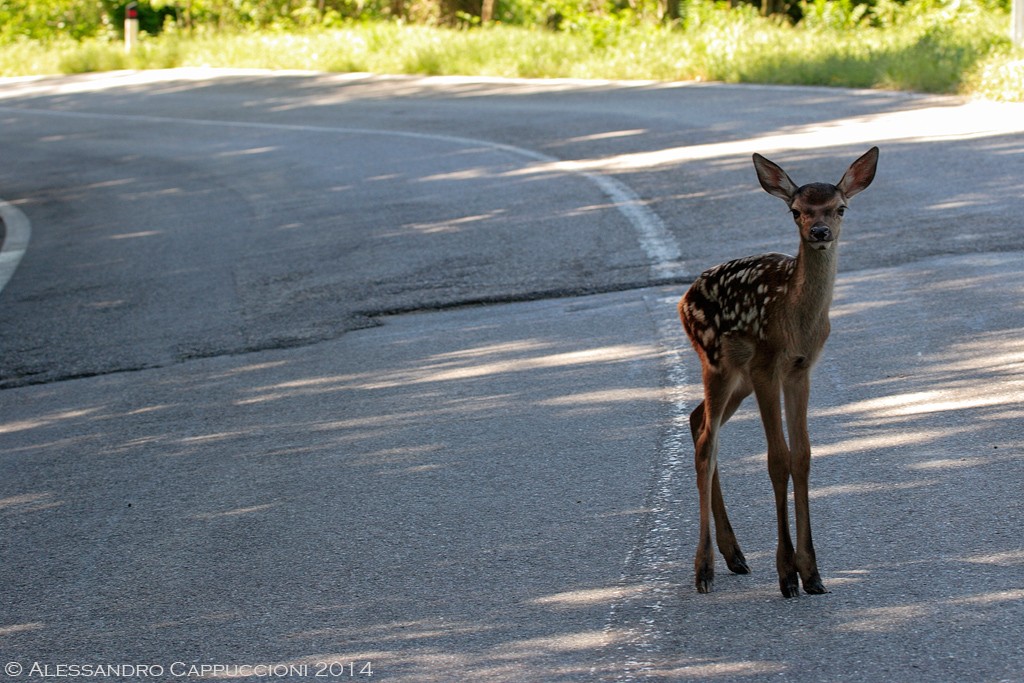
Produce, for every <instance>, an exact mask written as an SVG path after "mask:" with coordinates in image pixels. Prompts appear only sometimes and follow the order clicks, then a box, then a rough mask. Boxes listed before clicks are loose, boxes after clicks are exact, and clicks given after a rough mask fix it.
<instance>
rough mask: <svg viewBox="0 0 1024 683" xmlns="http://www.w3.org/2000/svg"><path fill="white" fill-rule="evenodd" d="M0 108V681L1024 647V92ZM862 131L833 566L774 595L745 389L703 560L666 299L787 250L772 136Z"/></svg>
mask: <svg viewBox="0 0 1024 683" xmlns="http://www.w3.org/2000/svg"><path fill="white" fill-rule="evenodd" d="M0 119H2V121H3V128H2V129H0V130H2V133H0V135H2V140H3V143H4V144H3V149H4V159H5V163H4V164H3V166H2V167H0V199H2V200H4V201H5V204H4V205H3V211H2V213H0V216H2V217H3V219H4V224H5V234H4V237H5V239H4V245H3V249H2V251H0V285H3V289H2V292H0V387H2V388H0V538H2V539H3V562H2V563H0V591H2V593H3V599H2V600H0V660H2V661H0V666H5V669H4V674H3V677H4V680H42V679H45V678H53V677H58V676H64V677H67V676H69V675H77V676H79V677H80V676H82V675H86V674H92V675H91V677H92V678H94V679H96V678H99V679H101V680H237V681H259V680H317V679H319V680H354V679H355V680H358V679H360V678H362V679H364V680H386V681H449V680H486V681H521V680H531V681H584V680H599V681H629V680H653V681H657V680H664V681H676V680H689V679H700V680H716V681H718V680H721V681H761V680H787V681H822V680H829V681H864V680H872V681H905V680H930V681H961V680H972V681H1024V648H1022V647H1021V645H1020V633H1021V632H1022V630H1024V541H1022V533H1021V530H1022V522H1024V519H1022V518H1024V514H1022V503H1021V500H1022V496H1021V490H1022V487H1024V446H1022V443H1024V408H1022V407H1021V406H1022V399H1024V341H1022V330H1024V271H1022V267H1021V266H1022V264H1024V258H1022V255H1024V231H1022V230H1021V228H1020V216H1021V214H1022V209H1024V201H1022V194H1021V190H1020V178H1021V177H1022V175H1024V110H1022V108H1021V107H1020V106H1019V105H997V104H989V103H980V102H976V103H971V102H963V101H960V100H956V99H953V98H937V97H921V96H914V95H906V94H894V93H879V92H870V91H849V90H828V89H800V88H771V87H756V86H745V87H744V86H724V85H693V84H654V83H601V82H578V81H506V80H488V79H457V78H411V77H379V76H367V75H323V74H305V73H302V74H300V73H278V74H271V73H265V72H221V71H207V70H174V71H167V72H147V73H134V72H122V73H113V74H101V75H87V76H75V77H60V78H43V79H37V78H32V79H7V80H4V81H2V82H0ZM872 144H878V145H879V146H880V147H881V150H882V154H881V161H880V165H879V174H878V177H877V178H876V180H875V183H874V184H873V185H872V187H871V188H870V189H869V190H868V191H866V192H865V193H864V194H863V195H860V196H858V197H857V198H856V199H855V200H854V201H853V202H852V204H851V211H850V212H849V214H848V217H847V219H846V222H845V226H844V232H843V244H842V245H841V261H840V264H841V265H840V269H841V272H840V278H839V282H838V285H837V297H836V301H835V303H834V306H833V311H832V319H833V334H832V338H831V339H830V341H829V343H828V345H827V347H826V351H825V355H824V358H823V360H822V361H821V362H820V364H819V366H818V367H817V369H816V371H815V377H814V384H813V390H812V418H811V435H812V443H813V445H814V466H813V470H812V476H811V486H812V489H811V506H812V514H813V516H814V531H815V540H816V546H817V551H818V559H819V566H820V568H821V570H822V575H823V578H824V581H825V584H826V586H827V587H828V588H829V589H830V590H831V593H829V594H827V595H824V596H801V597H799V598H798V599H795V600H784V599H782V598H781V596H780V595H779V594H778V588H777V581H776V578H775V572H774V568H773V565H774V560H773V558H774V543H775V531H774V521H773V519H774V518H773V515H772V509H773V506H772V496H771V489H770V485H769V483H768V477H767V472H766V468H765V464H764V453H763V450H764V447H763V437H762V434H761V430H760V426H759V424H758V421H757V418H756V410H755V409H754V408H753V406H752V405H749V406H747V407H745V408H744V409H743V410H742V411H741V412H740V413H738V414H737V416H736V417H735V418H734V419H733V420H732V421H731V422H730V423H729V425H728V427H727V428H726V429H725V430H724V431H723V436H722V455H721V462H722V468H723V469H722V476H723V485H724V488H725V495H726V499H727V501H728V503H729V506H730V511H731V515H732V518H733V523H734V525H735V527H736V529H737V533H738V535H739V538H740V542H741V543H742V544H743V547H744V550H745V553H746V555H747V558H748V560H749V561H750V563H751V565H752V567H753V570H754V571H753V573H752V574H751V575H750V576H742V577H741V576H732V575H730V574H728V572H727V571H726V569H725V567H724V563H722V562H721V561H719V562H718V572H719V573H718V581H717V582H716V591H715V592H714V593H712V594H710V595H698V594H697V593H696V592H695V591H694V590H693V588H692V557H693V551H694V543H695V541H696V534H697V522H696V495H695V486H694V485H693V478H692V476H693V475H692V460H691V458H692V448H691V446H690V445H689V436H688V433H687V429H686V426H685V420H686V416H687V415H688V413H689V411H690V410H692V407H693V406H694V405H695V404H696V402H697V401H698V400H699V397H700V385H699V367H698V365H697V362H696V357H695V356H694V354H693V353H692V351H691V350H690V349H689V347H688V344H686V342H685V340H684V339H683V337H682V333H681V330H680V329H679V326H678V322H677V321H676V320H675V314H674V304H675V301H676V299H677V298H678V297H679V295H681V294H682V292H683V291H684V290H685V287H686V285H687V284H688V282H689V281H690V280H691V279H692V278H693V277H694V276H695V275H696V274H697V273H699V272H700V271H701V270H703V269H704V268H706V267H708V266H711V265H714V264H715V263H718V262H721V261H723V260H727V259H730V258H734V257H738V256H743V255H747V254H752V253H758V252H761V251H769V250H770V251H790V252H792V251H793V250H794V249H795V246H796V234H795V230H794V229H793V227H792V223H791V221H790V219H789V218H788V214H787V213H786V210H785V206H784V205H783V204H782V203H781V202H779V201H778V200H777V199H775V198H772V197H770V196H768V195H767V194H766V193H764V192H763V191H761V190H760V189H759V188H758V186H757V184H756V179H755V177H754V174H753V170H752V167H751V164H750V154H751V153H752V152H754V151H758V152H761V153H763V154H765V155H767V156H768V157H770V158H772V159H773V160H776V161H778V162H780V163H781V164H782V165H783V166H784V167H785V168H786V169H787V171H789V172H790V175H792V176H793V177H794V179H795V180H797V181H798V182H808V181H811V180H827V181H833V182H834V181H836V180H838V177H839V176H840V175H841V173H842V172H843V170H844V169H845V168H846V166H847V165H848V164H849V162H850V161H852V160H853V159H854V158H856V156H857V155H859V154H860V153H862V152H863V151H864V150H866V149H867V148H868V147H869V146H871V145H872ZM62 667H63V668H62ZM88 667H91V668H88ZM371 673H372V676H370V674H371ZM96 674H101V675H100V676H97V675H96Z"/></svg>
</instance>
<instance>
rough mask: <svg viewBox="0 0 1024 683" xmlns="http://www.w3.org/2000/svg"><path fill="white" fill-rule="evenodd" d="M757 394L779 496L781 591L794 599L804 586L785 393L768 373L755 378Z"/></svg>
mask: <svg viewBox="0 0 1024 683" xmlns="http://www.w3.org/2000/svg"><path fill="white" fill-rule="evenodd" d="M754 392H755V394H756V396H757V407H758V409H759V410H760V412H761V423H762V424H763V425H764V435H765V438H766V439H767V441H768V475H769V476H770V477H771V480H772V489H773V491H774V492H775V516H776V521H777V523H778V533H779V546H778V549H777V550H776V553H775V566H776V568H777V569H778V571H779V590H781V591H782V595H783V596H784V597H787V598H793V597H796V596H797V595H798V594H799V593H800V584H799V581H798V580H797V571H796V563H795V560H794V557H793V539H792V537H791V536H790V535H789V500H788V499H789V495H788V494H789V476H790V470H789V468H790V457H789V447H788V446H787V445H786V436H785V434H784V432H783V430H782V401H781V398H782V397H781V393H782V392H781V387H780V386H779V382H778V380H777V379H776V378H775V376H774V375H773V374H767V373H766V374H765V375H762V376H761V377H758V378H755V380H754Z"/></svg>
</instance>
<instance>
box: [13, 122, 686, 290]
mask: <svg viewBox="0 0 1024 683" xmlns="http://www.w3.org/2000/svg"><path fill="white" fill-rule="evenodd" d="M0 112H3V113H5V114H34V115H43V116H55V117H63V118H84V119H99V120H109V121H135V122H139V123H152V124H160V125H168V124H182V125H192V126H211V127H227V128H251V129H255V130H280V131H288V132H299V133H332V134H343V135H383V136H394V137H404V138H412V139H420V140H433V141H439V142H449V143H452V144H456V145H460V146H465V147H484V148H487V149H491V150H496V151H502V152H505V153H507V154H511V155H514V156H518V157H520V158H523V159H529V160H531V161H537V162H540V163H543V164H545V165H554V167H555V168H559V170H560V171H562V172H565V173H568V174H571V175H575V176H578V177H581V178H584V179H586V180H588V181H589V182H591V183H593V184H594V185H596V186H597V187H598V189H600V190H601V192H602V193H603V194H605V195H606V196H607V197H608V198H609V199H610V200H611V202H612V205H613V206H614V207H615V208H616V210H618V212H619V213H621V214H622V216H623V217H624V218H625V219H626V221H628V222H629V224H630V225H631V226H632V227H633V230H634V231H635V232H636V235H637V240H638V241H639V243H640V248H641V249H642V250H643V252H644V254H645V255H646V256H647V259H648V262H649V263H650V273H651V276H652V278H654V279H655V280H662V279H665V278H674V277H681V276H683V275H685V274H686V273H685V270H684V267H683V263H682V262H681V258H682V256H681V252H680V249H679V245H678V244H677V243H676V241H675V238H674V237H673V236H672V233H671V232H670V231H669V230H668V228H667V227H666V226H665V223H664V222H663V221H662V220H661V217H660V216H658V214H656V213H654V212H653V211H651V210H650V209H649V208H647V205H646V203H645V202H644V201H643V199H641V198H640V197H639V196H638V195H637V194H636V192H634V191H633V190H632V188H630V187H629V186H628V185H626V184H624V183H622V182H620V181H618V180H616V179H614V178H612V177H610V176H607V175H602V174H599V173H596V172H593V171H588V170H582V169H573V168H571V167H566V166H565V165H564V164H565V162H564V161H563V160H561V159H556V158H555V157H551V156H548V155H546V154H542V153H541V152H536V151H534V150H530V149H526V148H524V147H517V146H515V145H507V144H504V143H500V142H491V141H489V140H479V139H474V138H465V137H459V136H455V135H441V134H435V133H416V132H411V131H392V130H377V129H373V128H345V127H334V126H312V125H304V124H288V123H258V122H247V121H216V120H211V119H184V118H174V117H167V116H147V115H142V114H103V113H98V112H71V111H53V110H50V109H23V108H18V107H0Z"/></svg>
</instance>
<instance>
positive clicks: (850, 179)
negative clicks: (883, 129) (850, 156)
mask: <svg viewBox="0 0 1024 683" xmlns="http://www.w3.org/2000/svg"><path fill="white" fill-rule="evenodd" d="M876 168H878V148H877V147H872V148H871V149H869V150H868V151H867V152H865V153H864V155H863V156H862V157H861V158H860V159H857V161H855V162H853V163H852V164H850V168H848V169H846V173H844V174H843V179H842V180H840V181H839V184H838V185H837V186H836V187H838V188H839V191H840V192H842V193H843V194H844V195H846V196H847V198H849V197H852V196H853V195H855V194H857V193H858V192H861V191H862V190H865V189H867V186H868V185H870V184H871V181H872V180H874V179H875V169H876Z"/></svg>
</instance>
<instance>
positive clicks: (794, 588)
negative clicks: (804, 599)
mask: <svg viewBox="0 0 1024 683" xmlns="http://www.w3.org/2000/svg"><path fill="white" fill-rule="evenodd" d="M779 590H781V591H782V597H784V598H795V597H796V596H798V595H800V582H799V581H797V578H796V572H794V573H792V574H787V575H786V576H780V577H779Z"/></svg>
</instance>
